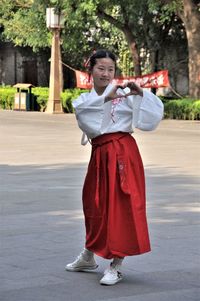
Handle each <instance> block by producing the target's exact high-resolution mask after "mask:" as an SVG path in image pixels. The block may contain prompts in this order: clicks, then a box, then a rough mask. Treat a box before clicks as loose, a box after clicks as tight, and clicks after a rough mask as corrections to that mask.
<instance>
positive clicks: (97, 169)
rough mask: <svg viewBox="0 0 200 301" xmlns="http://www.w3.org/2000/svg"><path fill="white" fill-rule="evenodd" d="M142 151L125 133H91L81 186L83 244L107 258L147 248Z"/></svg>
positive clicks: (144, 250) (135, 252) (142, 251)
mask: <svg viewBox="0 0 200 301" xmlns="http://www.w3.org/2000/svg"><path fill="white" fill-rule="evenodd" d="M145 203H146V201H145V179H144V168H143V164H142V160H141V156H140V153H139V150H138V147H137V144H136V142H135V139H134V138H133V137H132V136H131V135H130V134H129V133H123V132H117V133H111V134H104V135H101V136H98V137H96V138H94V139H92V153H91V159H90V162H89V166H88V171H87V175H86V178H85V183H84V186H83V210H84V215H85V226H86V248H87V249H88V250H90V251H92V252H94V253H96V254H97V255H99V256H101V257H104V258H107V259H111V258H114V257H119V258H121V257H125V256H130V255H139V254H142V253H145V252H149V251H150V242H149V235H148V227H147V219H146V204H145Z"/></svg>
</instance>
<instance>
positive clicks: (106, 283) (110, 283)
mask: <svg viewBox="0 0 200 301" xmlns="http://www.w3.org/2000/svg"><path fill="white" fill-rule="evenodd" d="M122 279H123V278H119V279H117V281H115V282H104V281H101V280H100V284H101V285H115V284H117V283H118V282H120V281H122Z"/></svg>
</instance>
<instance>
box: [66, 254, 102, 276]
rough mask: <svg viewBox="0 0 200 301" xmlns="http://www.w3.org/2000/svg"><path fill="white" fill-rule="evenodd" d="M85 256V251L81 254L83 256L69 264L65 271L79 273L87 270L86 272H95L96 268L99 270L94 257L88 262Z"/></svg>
mask: <svg viewBox="0 0 200 301" xmlns="http://www.w3.org/2000/svg"><path fill="white" fill-rule="evenodd" d="M83 254H84V251H82V252H81V254H80V255H79V256H78V257H77V258H76V260H75V261H74V262H72V263H69V264H67V265H66V267H65V270H66V271H72V272H78V271H85V270H86V271H87V270H95V269H96V268H98V265H97V264H96V261H95V260H94V257H92V258H91V259H90V260H88V261H87V260H85V259H84V257H83Z"/></svg>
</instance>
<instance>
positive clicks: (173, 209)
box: [0, 111, 200, 301]
mask: <svg viewBox="0 0 200 301" xmlns="http://www.w3.org/2000/svg"><path fill="white" fill-rule="evenodd" d="M199 131H200V123H199V122H190V121H185V122H183V121H162V123H161V125H160V127H159V128H158V129H157V131H154V132H141V131H136V133H135V137H136V140H137V141H138V144H139V147H140V150H141V154H142V157H143V161H144V165H145V171H146V178H147V194H148V201H147V209H148V221H149V228H150V235H151V242H152V252H151V253H148V254H146V255H142V256H136V257H129V258H127V259H126V260H125V263H124V269H123V272H124V275H125V277H124V280H123V282H121V283H119V284H118V285H116V286H113V287H105V286H100V285H99V279H100V278H101V276H102V272H103V270H104V268H106V267H107V265H108V262H107V261H106V260H103V259H101V258H99V257H98V258H97V261H98V263H99V269H98V270H97V272H92V273H70V272H66V271H64V266H65V264H66V263H68V262H70V261H71V260H73V259H74V257H75V256H76V255H77V254H78V253H79V252H80V251H81V249H82V246H83V243H84V221H83V215H82V210H81V186H82V183H83V179H84V174H85V171H86V162H87V161H88V159H89V154H90V145H88V146H86V147H83V146H80V131H79V130H78V128H77V125H76V121H75V118H74V116H73V115H48V114H45V113H37V112H9V111H0V213H1V214H0V234H1V239H0V266H1V268H0V300H2V301H79V300H80V301H176V300H177V301H197V300H198V301H199V300H200V235H199V233H200V216H199V212H200V206H199V198H200V191H199V190H198V188H199V186H198V185H199V182H200V181H199V173H200V159H199V153H200V147H199V141H200V139H199V138H200V134H199Z"/></svg>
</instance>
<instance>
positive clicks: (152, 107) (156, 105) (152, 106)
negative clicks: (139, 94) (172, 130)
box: [136, 91, 164, 131]
mask: <svg viewBox="0 0 200 301" xmlns="http://www.w3.org/2000/svg"><path fill="white" fill-rule="evenodd" d="M143 93H144V95H143V98H142V101H141V104H140V110H139V115H138V122H137V125H136V127H137V128H139V129H141V130H143V131H152V130H154V129H155V128H156V127H157V126H158V124H159V122H160V121H161V120H162V118H163V112H164V106H163V103H162V101H161V100H160V98H158V97H157V96H156V95H155V94H153V93H151V92H148V91H144V92H143Z"/></svg>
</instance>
